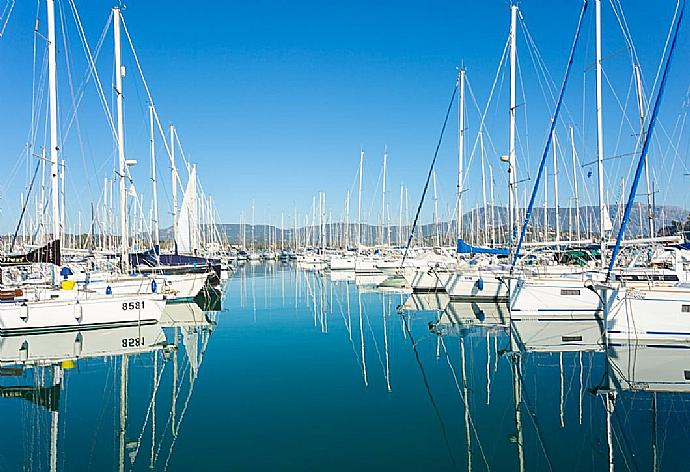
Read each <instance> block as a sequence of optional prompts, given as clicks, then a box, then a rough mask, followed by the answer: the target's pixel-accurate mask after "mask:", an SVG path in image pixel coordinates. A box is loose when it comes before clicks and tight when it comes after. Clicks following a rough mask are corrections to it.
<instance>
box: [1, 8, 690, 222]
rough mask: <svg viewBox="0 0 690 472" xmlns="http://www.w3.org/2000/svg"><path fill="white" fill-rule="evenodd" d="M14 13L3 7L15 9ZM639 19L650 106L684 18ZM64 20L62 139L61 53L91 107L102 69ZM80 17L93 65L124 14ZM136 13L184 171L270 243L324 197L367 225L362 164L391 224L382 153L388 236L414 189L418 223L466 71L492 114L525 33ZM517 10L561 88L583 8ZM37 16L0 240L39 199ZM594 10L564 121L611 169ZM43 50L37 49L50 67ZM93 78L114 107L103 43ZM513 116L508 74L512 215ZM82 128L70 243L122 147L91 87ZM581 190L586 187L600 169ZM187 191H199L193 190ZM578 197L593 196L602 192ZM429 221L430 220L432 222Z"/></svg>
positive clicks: (469, 24) (464, 20) (615, 85)
mask: <svg viewBox="0 0 690 472" xmlns="http://www.w3.org/2000/svg"><path fill="white" fill-rule="evenodd" d="M0 3H1V4H2V6H4V0H3V1H1V2H0ZM39 3H40V5H41V12H40V15H39V16H40V21H41V23H40V30H41V31H42V32H44V33H45V15H44V6H43V2H39ZM592 3H593V2H592ZM624 3H625V12H624V13H625V16H626V20H627V23H628V26H629V28H630V31H631V33H632V36H633V41H634V42H635V47H636V49H637V53H638V55H639V57H640V60H641V62H642V67H643V75H644V81H645V89H646V93H647V94H648V95H649V94H650V91H651V86H652V83H653V80H654V76H655V74H656V70H657V65H658V62H659V58H660V55H661V51H662V48H663V44H664V40H665V38H666V33H667V30H668V27H669V24H670V20H671V17H672V15H673V11H674V7H675V2H673V1H670V0H669V1H662V2H655V4H654V6H653V7H650V3H649V2H642V1H641V0H632V1H626V2H624ZM57 5H58V15H59V11H60V9H62V12H63V13H64V17H65V31H66V44H67V48H66V50H65V47H64V43H63V39H62V36H61V30H60V29H59V31H58V38H59V39H58V43H59V51H58V65H59V68H60V71H59V79H58V80H59V95H60V97H59V101H60V107H61V113H60V120H61V129H63V132H64V125H65V123H66V121H67V117H68V115H69V113H70V109H71V93H70V88H69V78H68V75H67V71H66V67H65V51H67V52H68V53H69V57H70V61H71V66H70V71H71V76H72V79H71V80H72V82H73V88H74V89H75V90H76V89H77V88H78V86H79V84H80V82H81V81H82V78H83V76H84V73H85V70H86V62H85V60H84V54H83V52H82V48H81V44H80V42H79V39H78V36H77V34H76V29H75V26H74V21H73V19H72V16H71V13H70V10H69V3H68V2H67V0H57ZM76 5H77V7H78V9H79V13H80V15H81V19H82V23H83V25H84V28H85V30H86V33H87V36H88V39H89V42H90V45H91V47H92V48H93V49H95V47H96V43H97V41H98V38H99V36H100V33H101V30H102V29H103V27H104V26H105V22H106V19H107V18H108V15H109V14H110V8H111V7H112V3H110V2H103V1H85V0H79V1H76ZM125 5H126V7H125V10H124V16H125V20H126V22H127V26H128V29H129V31H130V33H131V34H132V36H133V40H134V42H135V47H136V48H137V52H138V55H139V58H140V60H141V62H142V65H143V68H144V72H145V74H146V76H147V80H148V83H149V85H150V87H151V89H152V92H153V95H154V100H155V101H156V104H157V107H158V111H159V114H160V116H161V119H162V121H163V124H164V125H167V124H169V123H174V124H175V125H176V127H177V128H178V131H179V135H180V138H181V140H182V142H183V146H184V150H185V153H186V155H187V157H188V158H189V159H190V160H191V161H192V162H194V163H197V164H198V173H199V176H200V179H201V182H202V185H203V187H204V188H205V190H206V192H207V193H208V194H211V195H213V197H214V199H215V201H216V204H217V208H218V211H219V213H220V216H221V220H222V221H223V222H238V221H239V215H240V212H242V211H244V213H245V215H246V218H247V219H249V215H250V207H251V202H252V200H255V202H256V221H257V223H261V222H266V221H267V219H268V215H269V214H270V215H272V222H273V223H279V220H280V214H281V212H284V213H285V215H286V226H287V225H288V224H289V225H290V226H291V225H292V223H291V217H292V214H293V209H294V207H295V205H296V206H297V208H298V209H299V211H300V214H301V217H300V218H301V219H302V220H303V218H304V213H305V212H306V211H307V210H308V209H310V207H311V201H312V196H313V195H315V194H317V192H319V191H325V192H326V194H327V203H328V206H329V209H330V210H331V211H332V213H333V217H334V219H336V218H339V217H340V214H341V213H342V211H343V205H344V203H343V202H344V198H345V192H346V191H347V190H348V189H351V190H353V191H354V192H355V193H354V194H353V200H352V203H351V208H352V211H351V215H353V217H354V215H355V213H356V187H355V186H354V183H355V178H356V172H357V165H358V159H359V149H360V146H362V147H363V148H364V150H365V151H366V161H365V185H364V187H365V204H364V208H365V212H367V213H368V210H369V208H372V210H371V213H369V215H368V219H369V220H371V221H375V220H376V219H377V218H378V212H379V208H380V200H379V199H380V190H379V191H376V189H375V185H376V182H377V179H378V177H379V173H380V169H381V161H382V155H383V149H384V146H386V145H387V146H388V149H389V154H390V161H389V176H388V182H389V187H390V198H391V200H392V202H391V206H390V207H389V208H390V213H391V218H392V219H393V221H397V215H398V200H399V192H400V185H401V183H404V184H405V185H406V186H408V188H409V198H410V207H416V204H417V201H418V199H419V196H420V194H421V190H422V186H423V184H424V180H425V177H426V172H427V169H428V165H429V162H430V160H431V157H432V155H433V150H434V147H435V145H436V140H437V137H438V133H439V130H440V126H441V123H442V120H443V116H444V113H445V109H446V107H447V104H448V100H449V98H450V94H451V92H452V87H453V84H454V80H455V74H456V67H457V66H458V65H461V64H463V65H464V66H465V67H466V68H467V71H468V72H467V74H468V80H469V83H470V86H471V87H472V90H473V92H474V94H475V96H476V98H477V100H478V102H479V106H480V107H483V106H484V103H485V102H486V97H487V95H488V93H489V89H490V85H491V82H492V80H493V78H494V75H495V73H496V70H497V66H498V61H499V59H500V56H501V53H502V51H503V47H504V44H505V41H506V39H507V36H508V26H509V3H508V2H507V1H481V2H468V1H456V2H443V1H433V0H432V1H427V2H412V1H395V2H393V1H379V2H369V1H358V0H353V1H348V2H327V3H324V2H311V1H302V2H299V1H290V2H288V1H251V2H234V1H227V2H208V3H207V4H206V5H205V6H203V7H201V6H200V5H198V4H195V3H190V2H182V1H177V0H169V1H165V2H163V1H139V2H137V1H131V2H125ZM520 7H521V11H522V13H523V15H524V19H525V23H526V25H527V28H528V30H529V33H530V34H531V36H532V38H533V39H534V41H535V43H536V45H537V47H538V48H539V51H540V53H541V56H542V58H543V60H544V63H545V65H546V67H548V69H549V72H550V74H551V75H552V77H553V79H554V80H555V82H556V83H557V84H559V85H560V81H561V78H562V75H563V71H564V67H565V61H566V59H567V54H568V52H569V50H570V44H571V42H572V38H573V34H574V30H575V26H576V21H577V15H578V14H579V10H580V2H578V1H568V2H566V1H554V2H544V1H539V0H526V1H523V2H520ZM592 7H593V5H592ZM1 8H2V7H0V11H1ZM34 8H35V2H17V3H16V5H15V7H14V10H13V11H12V15H11V17H10V18H9V22H8V25H7V28H6V31H5V35H4V37H2V38H0V103H1V104H2V106H1V107H0V146H1V149H2V153H3V156H4V157H3V159H2V169H3V175H2V177H1V178H0V186H1V187H0V192H1V194H0V196H1V198H2V200H0V207H1V209H2V214H1V217H0V218H1V219H0V229H2V230H3V231H7V230H8V229H9V228H11V227H13V226H14V224H15V223H16V219H17V215H18V213H19V193H20V192H21V191H22V188H23V187H24V185H25V181H26V164H25V163H18V160H19V159H20V154H21V152H22V149H23V147H24V146H25V143H26V142H27V135H28V132H29V129H30V126H31V90H32V87H31V81H32V63H33V57H32V54H33V53H32V47H33V29H34V23H35V16H36V12H35V9H34ZM593 10H594V9H593V8H591V9H590V12H589V13H588V17H587V21H586V22H585V31H584V33H583V41H582V44H581V47H580V48H579V52H578V55H577V56H576V63H575V65H574V69H573V74H574V76H573V81H572V83H571V88H570V91H569V93H568V96H567V98H566V106H567V111H566V113H564V116H563V119H564V123H566V124H568V125H569V124H570V123H572V124H574V126H575V127H576V128H577V129H578V131H577V136H578V137H577V146H578V151H579V154H580V160H581V162H588V161H591V160H592V159H594V158H595V154H594V152H595V147H594V142H595V141H594V138H595V134H594V131H595V128H594V124H595V121H594V119H595V115H594V94H593V92H594V81H593V79H594V74H593V69H592V67H591V66H592V63H593V61H594V23H593ZM603 11H604V14H603V17H604V27H605V35H604V51H605V52H604V55H605V57H606V61H605V66H604V67H605V72H606V77H607V79H608V81H610V83H611V87H609V86H608V85H606V87H605V90H604V99H605V128H606V133H607V134H606V142H605V148H606V152H605V153H606V155H607V156H612V155H617V154H624V153H629V152H631V151H632V150H634V146H635V139H634V136H632V135H633V133H634V132H633V128H635V127H637V126H638V125H637V116H636V108H635V96H634V89H631V82H630V81H631V67H630V60H629V55H628V53H627V52H626V51H625V49H624V47H625V42H624V38H623V35H622V34H621V31H620V27H619V26H618V22H617V20H616V17H615V16H614V14H613V11H612V8H611V5H610V3H609V2H603ZM58 28H61V27H60V26H59V27H58ZM683 30H684V35H683V38H684V39H682V40H681V49H680V50H679V54H678V56H677V60H676V62H675V68H674V71H673V80H672V81H671V83H670V84H669V87H670V88H669V94H668V95H667V99H668V100H667V101H666V102H665V106H664V114H663V116H662V118H663V123H664V126H665V129H666V130H667V131H668V133H669V134H670V133H672V131H673V129H674V126H676V120H677V117H678V114H679V113H680V112H681V111H683V109H682V108H681V105H682V98H683V92H684V91H685V89H686V87H687V80H686V78H685V77H687V71H688V66H687V64H688V50H687V49H688V48H687V47H686V44H687V43H688V38H689V37H690V31H689V30H688V28H684V29H683ZM519 34H520V36H519V43H518V47H519V50H520V52H519V55H520V57H519V61H520V71H521V74H520V76H521V78H520V81H519V85H518V88H519V93H520V94H521V97H522V98H520V99H518V103H519V104H520V105H521V108H520V111H519V113H518V129H519V131H518V132H519V136H518V140H519V146H518V161H519V162H518V165H519V172H520V173H521V177H522V178H525V177H527V176H528V175H532V174H533V172H532V170H533V169H536V163H537V162H538V159H539V157H540V154H541V151H542V148H543V145H544V135H545V132H546V130H547V119H548V116H549V115H550V113H551V112H552V107H553V103H552V102H551V101H545V100H544V98H543V94H542V88H541V87H540V84H539V80H538V76H537V73H536V72H535V68H534V66H533V60H534V56H533V55H531V54H530V52H529V51H528V47H527V42H526V39H525V31H524V29H522V27H521V31H520V33H519ZM43 47H44V44H41V43H40V41H39V54H38V60H37V63H38V64H39V66H40V64H41V58H42V49H41V48H43ZM124 51H125V52H124V59H123V62H124V64H125V65H126V67H127V77H126V78H125V84H124V89H125V108H126V118H125V120H126V142H127V157H128V158H131V159H138V160H139V165H138V166H137V168H136V169H135V170H134V174H135V179H136V184H137V188H138V190H139V191H140V192H141V193H143V194H146V198H147V200H146V202H147V203H146V205H148V204H149V203H148V202H150V196H149V195H150V191H149V189H148V186H149V183H148V180H147V177H148V172H149V171H148V169H149V165H148V130H147V126H148V117H147V109H146V106H147V105H146V99H145V96H144V92H143V87H142V85H141V83H140V81H139V79H138V76H137V73H136V70H135V66H134V62H133V59H132V56H131V54H130V53H129V51H128V50H127V49H126V48H125V49H124ZM97 64H98V68H99V74H100V77H101V80H102V82H103V85H104V88H105V91H106V95H107V97H108V100H109V102H110V104H111V106H112V103H113V100H114V97H113V94H112V80H113V78H112V74H113V66H112V32H108V33H107V36H106V39H105V43H104V46H103V48H102V51H101V54H100V56H99V58H98V61H97ZM585 71H587V72H585ZM583 92H584V95H583ZM614 92H615V93H614ZM583 96H584V97H585V98H584V101H583ZM468 100H469V97H468ZM618 100H620V102H622V103H623V107H624V108H625V111H626V113H625V115H626V116H627V117H628V118H627V119H629V120H630V123H628V122H627V121H625V120H626V119H625V118H624V114H623V113H622V111H621V109H620V107H619V105H618ZM42 103H43V104H45V100H43V102H42ZM583 103H584V105H583ZM43 106H45V105H43ZM507 106H508V80H507V72H506V73H505V74H501V77H500V79H499V83H498V86H497V90H496V97H495V99H494V102H493V105H492V107H491V109H490V111H489V113H488V116H487V123H486V124H487V128H488V132H489V134H490V136H489V137H490V139H491V141H492V142H493V143H494V146H495V150H494V149H492V148H489V146H488V144H487V161H488V162H489V163H491V164H492V165H493V166H494V172H495V181H496V200H497V203H504V202H505V200H506V199H505V193H506V192H505V175H504V174H505V168H504V167H503V165H502V164H501V163H500V162H498V155H499V154H505V153H507V144H506V142H507V124H508V119H507V118H508V111H507ZM467 107H468V112H467V133H466V141H467V150H466V155H467V159H468V160H469V159H470V157H469V154H470V152H471V149H472V145H473V143H474V141H475V137H476V133H477V131H478V120H479V115H478V113H477V111H476V109H475V108H474V105H473V104H472V103H470V102H468V104H467ZM112 109H114V107H113V108H112ZM525 117H526V118H525ZM78 118H79V133H80V135H81V142H82V144H83V149H84V150H83V151H82V146H81V145H80V139H79V133H77V130H76V129H77V128H76V126H73V127H72V129H71V131H70V133H69V135H68V137H67V139H66V140H65V143H64V146H63V154H64V158H65V160H66V161H67V162H68V164H67V166H68V174H67V180H68V184H67V217H68V220H69V222H68V225H69V226H70V227H71V226H73V225H76V220H77V216H76V215H77V212H78V211H81V212H82V214H83V215H84V216H83V220H84V221H86V219H87V215H88V214H89V212H90V210H89V208H90V202H97V201H98V199H99V197H100V192H101V187H102V181H103V178H104V177H105V176H112V169H113V162H114V144H113V141H112V138H111V136H110V134H109V132H108V128H107V126H106V121H105V118H104V113H103V112H102V109H101V107H100V104H99V102H98V99H97V96H96V94H95V87H94V86H93V83H89V84H88V85H87V88H86V93H85V95H84V99H83V102H82V104H81V106H80V108H79V112H78ZM621 123H622V124H621ZM456 127H457V122H456V113H455V112H454V113H453V115H452V118H451V121H450V123H449V129H448V134H447V136H446V139H445V141H444V144H443V146H442V148H441V153H440V157H439V165H438V184H439V193H440V206H441V210H442V212H444V213H446V212H448V211H452V207H453V205H454V192H455V179H456V177H455V173H456V159H457V158H456V152H457V151H456V149H457V144H456ZM40 128H41V131H40V132H39V133H38V134H39V137H38V138H37V139H36V143H37V146H41V145H42V144H43V142H44V140H43V138H42V135H43V125H41V126H40ZM526 129H528V130H529V133H526ZM635 129H636V128H635ZM558 132H559V139H562V141H563V142H562V145H563V152H564V154H563V156H562V157H560V159H561V164H560V165H561V166H562V167H563V169H562V172H566V170H565V168H566V167H567V169H568V170H567V173H568V175H569V174H570V170H569V169H570V164H569V162H570V160H569V155H568V154H567V150H568V148H567V144H566V143H565V139H566V128H565V127H560V128H559V131H558ZM662 135H663V133H662V134H660V135H659V136H662ZM685 135H687V133H684V136H685ZM487 139H488V138H487ZM668 142H669V141H668V139H666V138H663V137H660V141H659V143H658V144H657V145H656V146H655V148H654V153H655V154H656V157H657V160H656V161H653V162H655V172H656V174H657V181H658V182H659V184H660V190H661V193H660V194H659V196H658V202H659V203H664V202H665V203H670V204H679V205H684V206H688V196H689V194H688V190H687V188H688V185H687V180H686V179H687V178H688V177H684V176H683V175H682V174H683V173H684V172H687V170H686V166H687V158H686V157H685V155H686V154H687V153H686V151H687V149H688V144H687V139H686V138H684V139H675V138H674V139H673V142H674V143H675V145H676V146H678V147H677V152H678V153H679V154H680V156H681V157H680V158H678V159H677V158H676V156H675V151H673V150H671V151H669V150H668V149H669V145H668ZM158 149H159V152H158V154H159V159H160V165H159V167H158V173H159V178H160V179H161V184H162V185H161V188H160V200H161V203H160V206H161V223H162V225H163V226H167V225H168V224H169V223H170V216H169V214H166V212H169V201H170V197H169V195H170V178H169V175H168V174H169V170H168V166H167V165H166V164H165V163H164V162H163V159H164V155H163V149H162V147H161V146H160V140H159V146H158ZM34 162H35V161H34ZM630 162H631V160H630V158H623V159H616V160H611V161H607V173H608V174H610V177H609V178H608V179H607V188H608V192H609V196H608V199H609V202H610V203H615V202H616V201H617V200H618V199H619V193H620V192H619V190H618V189H619V186H620V178H621V177H625V176H626V175H627V173H628V169H629V167H630V165H629V164H630ZM478 163H479V157H478V156H475V158H474V159H473V162H472V164H471V167H470V171H469V177H468V181H467V182H468V183H467V186H468V193H467V197H466V199H465V200H466V203H465V207H466V208H468V207H471V206H474V205H475V204H477V203H478V202H480V198H481V193H480V192H481V180H480V177H479V176H480V174H479V171H480V169H479V166H478ZM13 169H14V171H13ZM591 169H592V170H594V168H591ZM583 172H584V174H585V179H586V172H587V169H584V170H583ZM185 178H186V175H185V173H184V172H183V173H182V179H183V181H184V180H185ZM581 185H583V186H584V187H586V188H588V189H589V192H590V194H591V195H592V196H594V191H595V188H596V187H595V175H593V176H592V177H591V178H589V179H586V183H585V184H583V183H582V182H581ZM560 186H561V205H562V206H566V205H567V201H568V198H570V195H571V190H570V183H569V178H568V177H567V176H566V175H565V174H563V175H562V177H561V180H560ZM529 189H531V182H526V183H525V184H523V185H522V189H521V190H520V192H521V193H520V194H521V197H520V198H521V199H522V198H523V197H522V195H523V194H524V192H525V190H529ZM674 189H675V190H674ZM375 191H376V197H374V192H375ZM550 193H551V192H550ZM584 193H585V192H584V191H583V197H582V199H583V203H584V202H585V200H586V197H585V196H584ZM374 198H375V200H374ZM430 209H431V205H430V204H427V205H426V206H425V218H426V219H427V220H428V218H429V217H430ZM288 222H289V223H288Z"/></svg>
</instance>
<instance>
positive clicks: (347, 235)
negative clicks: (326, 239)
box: [343, 190, 350, 250]
mask: <svg viewBox="0 0 690 472" xmlns="http://www.w3.org/2000/svg"><path fill="white" fill-rule="evenodd" d="M343 232H344V233H345V234H344V236H345V250H347V249H349V248H350V191H349V190H348V191H347V195H346V196H345V227H344V228H343Z"/></svg>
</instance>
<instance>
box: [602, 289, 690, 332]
mask: <svg viewBox="0 0 690 472" xmlns="http://www.w3.org/2000/svg"><path fill="white" fill-rule="evenodd" d="M607 326H608V328H607V329H608V337H609V340H610V341H614V340H615V341H628V340H654V339H662V340H666V341H668V340H672V341H680V342H690V289H688V288H683V287H673V286H668V287H652V288H627V289H621V290H620V291H619V292H618V293H617V294H616V297H615V299H613V301H612V302H611V303H610V307H609V312H608V323H607Z"/></svg>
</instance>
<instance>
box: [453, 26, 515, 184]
mask: <svg viewBox="0 0 690 472" xmlns="http://www.w3.org/2000/svg"><path fill="white" fill-rule="evenodd" d="M508 36H509V37H508V39H507V40H506V43H505V46H504V47H503V53H502V54H501V59H500V60H499V61H498V68H497V69H496V75H495V76H494V80H493V82H492V84H491V90H490V91H489V97H488V98H487V101H486V105H484V111H482V113H481V118H480V119H479V130H480V131H482V130H484V132H485V133H486V135H487V136H488V135H489V132H488V129H486V126H485V120H486V115H487V113H488V111H489V107H490V106H491V102H492V101H493V96H494V92H495V91H496V85H497V84H498V82H499V80H498V79H499V77H500V76H501V71H502V70H505V69H504V68H503V65H504V64H505V61H506V58H507V56H508V49H509V48H510V35H508ZM504 76H505V75H504ZM465 83H466V84H467V87H468V90H469V92H470V96H471V97H472V100H473V102H474V104H475V106H476V107H477V111H479V105H478V104H477V99H476V98H475V95H474V92H473V91H472V87H470V83H469V80H468V79H467V77H465ZM501 83H502V82H501ZM456 89H457V84H456ZM489 142H490V143H491V147H492V149H493V151H494V152H495V153H496V154H498V152H497V151H496V148H495V147H494V144H493V141H492V140H491V138H490V137H489ZM478 145H479V134H477V137H476V138H475V139H474V143H473V144H472V151H471V152H470V162H469V163H468V166H469V164H470V163H471V159H472V156H474V154H475V153H476V150H477V146H478ZM463 183H464V181H463Z"/></svg>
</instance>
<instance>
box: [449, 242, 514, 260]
mask: <svg viewBox="0 0 690 472" xmlns="http://www.w3.org/2000/svg"><path fill="white" fill-rule="evenodd" d="M458 254H494V255H496V256H506V257H507V256H508V249H506V248H498V247H479V246H472V245H471V244H467V243H466V242H465V241H464V240H462V239H458Z"/></svg>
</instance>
